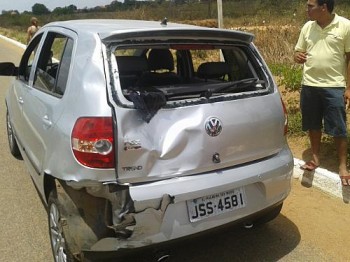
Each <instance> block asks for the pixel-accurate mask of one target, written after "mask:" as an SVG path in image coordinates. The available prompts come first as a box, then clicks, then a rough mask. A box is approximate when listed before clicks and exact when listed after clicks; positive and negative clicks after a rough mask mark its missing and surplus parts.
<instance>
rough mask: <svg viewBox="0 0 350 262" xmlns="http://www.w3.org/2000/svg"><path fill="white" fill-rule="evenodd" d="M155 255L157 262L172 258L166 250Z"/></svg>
mask: <svg viewBox="0 0 350 262" xmlns="http://www.w3.org/2000/svg"><path fill="white" fill-rule="evenodd" d="M155 256H156V261H157V262H165V261H167V260H168V259H169V258H170V255H169V254H167V253H166V252H164V251H160V252H157V253H156V254H155Z"/></svg>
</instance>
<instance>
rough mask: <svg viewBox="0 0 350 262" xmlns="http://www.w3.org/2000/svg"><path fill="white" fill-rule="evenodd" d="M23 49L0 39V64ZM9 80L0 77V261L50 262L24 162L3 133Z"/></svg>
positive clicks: (36, 199)
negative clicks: (16, 154)
mask: <svg viewBox="0 0 350 262" xmlns="http://www.w3.org/2000/svg"><path fill="white" fill-rule="evenodd" d="M22 53H23V49H21V48H19V47H16V46H14V45H11V44H9V43H7V42H6V41H4V40H1V39H0V62H8V61H11V62H14V63H15V64H16V65H18V64H19V61H20V57H21V54H22ZM10 80H11V77H0V166H1V169H0V212H1V213H0V214H1V215H0V236H1V237H0V261H1V262H15V261H18V262H24V261H27V262H31V261H33V262H34V261H37V262H39V261H40V262H42V261H52V258H51V257H52V255H51V249H50V242H49V238H48V229H47V228H48V227H47V217H46V211H45V208H44V206H43V205H42V203H41V201H40V199H39V197H38V195H37V192H36V190H35V187H34V185H33V183H32V180H31V179H30V176H29V174H28V173H27V171H26V169H25V166H24V162H23V161H20V160H17V159H15V158H13V157H12V155H11V154H10V151H9V147H8V142H7V133H6V107H5V95H6V92H7V90H8V87H9V85H10Z"/></svg>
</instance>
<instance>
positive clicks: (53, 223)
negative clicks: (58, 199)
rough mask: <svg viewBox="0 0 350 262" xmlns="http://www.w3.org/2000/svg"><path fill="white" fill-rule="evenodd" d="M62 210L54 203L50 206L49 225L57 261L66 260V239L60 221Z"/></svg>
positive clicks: (63, 261)
mask: <svg viewBox="0 0 350 262" xmlns="http://www.w3.org/2000/svg"><path fill="white" fill-rule="evenodd" d="M60 219H61V218H60V212H59V210H58V208H57V206H56V205H55V204H54V203H53V204H52V205H51V207H50V216H49V226H50V238H51V245H52V252H53V255H54V257H55V261H56V262H66V261H67V255H66V251H65V240H64V236H63V231H62V225H61V221H60Z"/></svg>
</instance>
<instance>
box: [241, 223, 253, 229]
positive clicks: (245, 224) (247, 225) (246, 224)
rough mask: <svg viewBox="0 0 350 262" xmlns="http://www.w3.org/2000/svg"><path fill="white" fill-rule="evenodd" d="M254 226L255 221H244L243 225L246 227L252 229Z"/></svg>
mask: <svg viewBox="0 0 350 262" xmlns="http://www.w3.org/2000/svg"><path fill="white" fill-rule="evenodd" d="M253 226H254V224H253V223H244V225H243V227H244V228H245V229H251V228H253Z"/></svg>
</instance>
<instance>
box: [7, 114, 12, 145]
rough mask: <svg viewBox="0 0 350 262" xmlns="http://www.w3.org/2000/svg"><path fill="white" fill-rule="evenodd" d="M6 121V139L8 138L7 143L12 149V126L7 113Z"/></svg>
mask: <svg viewBox="0 0 350 262" xmlns="http://www.w3.org/2000/svg"><path fill="white" fill-rule="evenodd" d="M6 120H7V121H6V122H7V137H8V140H9V145H10V148H11V149H12V148H13V139H14V138H13V132H12V126H11V123H10V116H9V114H8V113H7V115H6Z"/></svg>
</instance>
